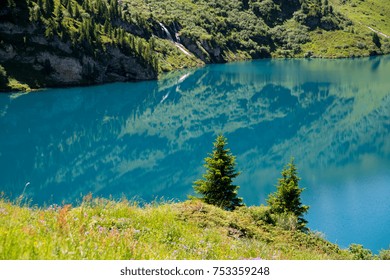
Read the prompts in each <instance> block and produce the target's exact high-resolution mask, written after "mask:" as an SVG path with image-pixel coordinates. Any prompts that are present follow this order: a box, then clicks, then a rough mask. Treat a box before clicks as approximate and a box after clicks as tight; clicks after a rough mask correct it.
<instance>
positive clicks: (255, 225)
mask: <svg viewBox="0 0 390 280" xmlns="http://www.w3.org/2000/svg"><path fill="white" fill-rule="evenodd" d="M267 209H268V208H267V207H265V206H259V207H242V208H239V209H238V210H236V211H233V212H228V211H224V210H222V209H220V208H217V207H214V206H211V205H207V204H204V203H203V202H201V201H198V200H190V201H185V202H182V203H165V204H150V205H146V206H144V207H139V206H137V204H136V203H131V202H128V201H125V200H122V201H112V200H104V199H91V197H89V198H86V199H84V201H83V203H81V204H80V205H79V206H77V207H72V206H70V205H63V206H56V205H52V206H49V207H47V208H42V207H41V208H40V207H35V206H19V205H17V204H15V203H11V202H9V201H6V200H4V199H1V200H0V244H1V245H0V259H67V260H72V259H76V260H80V259H94V260H95V259H115V260H119V259H155V260H164V259H180V260H181V259H222V260H224V259H233V260H234V259H253V258H261V259H311V260H312V259H352V258H353V255H352V254H351V253H350V252H349V251H347V250H341V249H340V248H339V247H338V246H337V245H335V244H332V243H330V242H328V241H326V240H325V239H323V238H322V237H321V236H320V235H318V234H315V233H311V232H309V233H302V232H300V231H296V230H291V229H283V227H281V226H275V225H271V224H269V223H267V222H266V220H267V214H266V213H267Z"/></svg>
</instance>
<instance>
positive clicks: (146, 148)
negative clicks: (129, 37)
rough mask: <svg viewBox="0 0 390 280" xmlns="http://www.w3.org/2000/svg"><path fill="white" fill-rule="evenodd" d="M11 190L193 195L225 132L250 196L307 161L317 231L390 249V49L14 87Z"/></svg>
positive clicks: (70, 199)
mask: <svg viewBox="0 0 390 280" xmlns="http://www.w3.org/2000/svg"><path fill="white" fill-rule="evenodd" d="M0 131H1V133H0V170H1V176H0V192H4V195H5V196H6V197H8V198H11V199H14V198H16V197H18V196H20V195H21V194H24V197H26V198H27V199H29V200H31V201H32V204H38V205H41V206H45V205H46V206H48V205H50V204H53V203H56V204H62V203H77V202H79V201H80V200H81V198H82V197H83V196H84V195H86V194H88V193H90V192H91V193H93V195H94V196H97V197H113V198H121V197H123V196H125V197H127V198H129V199H132V198H135V199H137V200H138V201H141V202H150V201H152V200H155V199H157V200H160V199H161V198H163V199H165V200H171V199H172V200H174V201H180V200H185V199H186V198H187V195H192V194H194V193H193V188H192V183H193V181H195V180H197V179H199V178H201V175H202V173H203V172H204V167H203V163H204V161H203V159H204V158H205V157H206V156H207V153H208V152H210V151H211V149H212V142H213V141H214V139H215V136H216V135H217V134H219V133H223V134H224V135H225V136H226V137H227V138H228V141H229V144H228V147H229V148H230V149H231V151H232V153H233V154H234V155H236V156H237V169H238V170H239V171H241V172H242V173H241V175H240V176H239V177H238V178H237V179H236V181H235V183H237V184H238V185H239V186H240V189H239V196H241V197H243V199H244V202H245V203H246V204H247V205H259V204H265V203H266V202H265V200H266V198H267V196H268V195H269V194H270V193H272V192H274V191H275V189H276V188H275V185H276V183H277V179H278V178H279V177H280V171H281V170H282V168H283V167H284V166H285V164H287V163H288V162H289V160H290V158H291V157H292V156H293V157H294V158H295V162H296V165H297V167H298V172H299V176H300V177H301V178H302V180H301V182H300V186H301V187H303V188H305V191H304V192H303V193H302V200H303V203H304V204H306V205H310V209H309V212H308V215H306V219H307V220H308V221H309V224H308V226H309V228H310V229H311V230H316V231H319V232H322V233H323V234H324V235H325V237H326V238H327V239H328V240H330V241H332V242H336V243H337V244H339V245H340V246H341V247H342V248H347V247H348V246H349V244H351V243H359V244H363V245H364V247H366V248H369V249H371V250H372V251H373V252H374V253H378V251H379V250H381V249H389V245H390V202H389V201H390V56H383V57H374V58H362V59H345V60H315V59H312V60H305V59H296V60H260V61H253V62H241V63H232V64H226V65H211V66H207V67H204V68H201V69H195V70H186V71H183V72H176V73H170V74H168V75H165V76H164V77H162V78H161V79H160V80H159V81H148V82H138V83H115V84H108V85H102V86H91V87H83V88H67V89H49V90H44V91H37V92H31V93H28V94H12V95H9V94H0Z"/></svg>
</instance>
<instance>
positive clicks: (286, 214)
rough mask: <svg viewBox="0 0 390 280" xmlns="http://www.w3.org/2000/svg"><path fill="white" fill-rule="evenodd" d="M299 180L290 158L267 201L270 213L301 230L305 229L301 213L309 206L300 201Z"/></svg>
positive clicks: (300, 189) (289, 225)
mask: <svg viewBox="0 0 390 280" xmlns="http://www.w3.org/2000/svg"><path fill="white" fill-rule="evenodd" d="M299 180H300V178H299V177H298V174H297V168H296V166H295V164H294V159H291V161H290V163H288V165H287V166H286V167H285V168H284V169H283V171H282V178H280V179H279V181H278V185H277V186H276V188H277V190H276V192H275V193H272V194H270V195H269V197H268V199H267V203H268V204H269V206H270V207H271V208H270V211H271V213H273V214H277V215H279V217H278V219H280V220H281V222H282V223H283V224H286V223H287V226H288V227H297V228H298V229H301V230H303V229H306V227H305V226H306V224H307V221H306V220H305V219H304V218H303V215H304V214H305V213H306V212H307V211H308V209H309V206H306V205H302V203H301V193H302V191H303V190H304V189H302V188H300V187H299V185H298V183H299ZM294 217H295V218H296V221H295V220H294ZM295 224H296V225H295Z"/></svg>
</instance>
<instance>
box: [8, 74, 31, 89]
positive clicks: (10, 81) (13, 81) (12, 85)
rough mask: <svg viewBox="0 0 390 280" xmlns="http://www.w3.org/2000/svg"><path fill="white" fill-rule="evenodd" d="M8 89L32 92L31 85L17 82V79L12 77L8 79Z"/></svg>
mask: <svg viewBox="0 0 390 280" xmlns="http://www.w3.org/2000/svg"><path fill="white" fill-rule="evenodd" d="M7 86H8V88H10V90H13V91H22V92H28V91H31V88H30V86H29V85H27V84H24V83H21V82H19V81H18V80H16V79H15V78H12V77H10V78H9V79H8V85H7Z"/></svg>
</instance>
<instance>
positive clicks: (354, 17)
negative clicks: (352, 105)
mask: <svg viewBox="0 0 390 280" xmlns="http://www.w3.org/2000/svg"><path fill="white" fill-rule="evenodd" d="M370 1H371V2H372V3H371V4H375V5H376V6H375V5H374V6H373V5H371V6H369V8H366V7H363V6H362V7H361V5H365V4H366V3H365V2H364V1H355V0H341V1H339V0H333V1H332V0H330V1H328V0H241V1H233V0H211V1H206V0H162V1H157V0H132V1H129V0H85V1H84V0H20V1H15V0H7V1H5V2H4V3H2V4H1V9H0V42H1V44H0V90H1V91H6V90H29V89H33V88H41V87H52V86H71V85H85V84H97V83H104V82H112V81H132V80H145V79H155V78H157V77H158V75H159V73H162V72H167V71H171V70H174V69H180V68H185V67H196V66H200V65H203V64H205V63H224V62H229V61H234V60H244V59H258V58H269V57H329V58H336V57H354V56H369V55H377V54H383V53H389V51H390V46H389V45H390V44H389V39H388V36H387V35H386V34H385V33H383V32H387V29H386V28H387V23H386V20H382V22H379V23H377V24H373V25H372V26H374V27H375V28H378V27H382V25H383V26H384V27H383V28H385V30H384V29H383V28H382V29H380V30H379V31H378V30H376V29H374V28H372V27H371V26H369V25H367V24H370V23H371V22H373V21H371V20H370V19H371V18H372V19H373V20H374V19H375V18H378V17H379V18H381V17H384V18H386V15H387V14H388V13H390V11H389V7H387V6H389V4H384V3H382V2H384V1H379V0H377V1H376V0H370ZM370 1H369V0H367V1H366V2H370ZM363 8H364V10H365V11H367V10H369V9H371V10H370V11H371V12H372V13H370V14H367V12H366V13H364V15H366V17H365V18H364V19H361V18H360V17H359V15H360V14H362V12H361V10H362V9H363ZM376 13H380V14H379V15H378V14H376ZM362 22H363V23H362Z"/></svg>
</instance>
